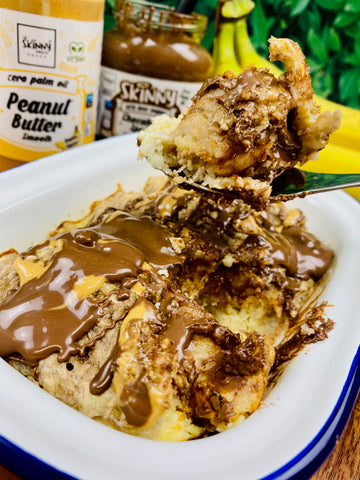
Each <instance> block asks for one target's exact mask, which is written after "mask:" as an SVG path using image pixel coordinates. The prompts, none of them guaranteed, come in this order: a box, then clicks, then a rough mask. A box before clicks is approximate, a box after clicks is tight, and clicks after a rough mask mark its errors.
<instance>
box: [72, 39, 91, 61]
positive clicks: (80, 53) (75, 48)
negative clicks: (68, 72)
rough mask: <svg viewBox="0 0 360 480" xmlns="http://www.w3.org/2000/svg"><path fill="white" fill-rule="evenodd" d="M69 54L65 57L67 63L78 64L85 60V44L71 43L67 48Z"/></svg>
mask: <svg viewBox="0 0 360 480" xmlns="http://www.w3.org/2000/svg"><path fill="white" fill-rule="evenodd" d="M68 49H69V54H70V55H68V57H67V61H68V62H72V63H78V62H83V61H84V60H85V51H86V48H85V43H84V42H75V41H72V42H70V43H69V46H68Z"/></svg>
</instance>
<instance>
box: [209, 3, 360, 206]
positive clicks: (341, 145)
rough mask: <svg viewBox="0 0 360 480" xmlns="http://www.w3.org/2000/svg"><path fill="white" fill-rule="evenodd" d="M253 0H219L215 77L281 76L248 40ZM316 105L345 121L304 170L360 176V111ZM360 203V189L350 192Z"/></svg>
mask: <svg viewBox="0 0 360 480" xmlns="http://www.w3.org/2000/svg"><path fill="white" fill-rule="evenodd" d="M254 6H255V5H254V3H253V2H252V1H251V0H220V1H219V3H218V9H217V18H216V23H217V26H216V33H217V34H216V39H215V43H214V47H216V48H214V52H215V54H216V55H214V64H215V74H216V75H219V74H222V73H224V71H226V70H232V71H233V72H234V73H240V72H242V71H243V70H244V69H246V68H247V67H249V66H255V67H259V68H267V69H268V70H269V71H270V72H271V73H272V74H273V75H274V76H276V77H279V76H280V75H281V74H282V73H283V71H282V70H281V69H280V68H278V67H277V66H276V65H274V64H273V63H271V62H270V61H269V60H267V59H265V58H263V57H262V56H261V55H259V54H258V53H257V52H256V50H255V48H254V46H253V44H252V42H251V39H250V37H249V34H248V29H247V15H248V14H249V13H250V12H251V11H252V10H253V8H254ZM314 100H315V103H317V104H318V105H320V107H321V108H322V109H323V110H332V111H333V110H337V109H338V110H341V112H342V121H341V126H340V128H339V130H337V131H336V132H335V133H333V134H332V135H331V137H330V141H329V144H328V146H327V147H326V149H325V150H322V151H321V152H320V155H319V159H318V160H316V161H315V162H308V163H306V164H305V165H304V166H303V168H304V170H307V171H311V172H323V173H360V110H356V109H354V108H350V107H346V106H344V105H340V104H338V103H335V102H332V101H330V100H327V99H325V98H322V97H320V96H319V95H314ZM348 192H349V193H350V194H351V195H353V196H354V197H355V198H357V199H358V200H360V188H351V189H348Z"/></svg>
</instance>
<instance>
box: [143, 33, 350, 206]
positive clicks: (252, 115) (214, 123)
mask: <svg viewBox="0 0 360 480" xmlns="http://www.w3.org/2000/svg"><path fill="white" fill-rule="evenodd" d="M269 43H270V46H269V51H270V60H272V61H274V60H280V61H282V62H283V63H284V66H285V70H286V71H285V73H284V74H282V75H281V76H280V78H275V77H274V75H272V74H271V73H269V72H268V71H267V70H266V69H257V68H254V67H250V68H249V69H247V70H245V71H244V72H243V73H241V74H240V75H238V76H235V75H234V74H233V73H232V72H225V73H224V74H223V75H219V76H217V77H215V78H211V79H209V80H208V81H206V82H205V83H204V84H203V86H202V87H201V89H200V90H199V92H198V93H197V94H196V95H195V97H194V98H193V101H192V105H191V106H190V107H189V108H188V109H187V110H186V111H185V112H184V114H183V115H180V116H178V117H177V118H171V117H169V116H167V115H161V116H158V117H155V118H154V120H153V122H152V124H151V125H150V126H149V127H148V128H146V129H144V130H143V131H142V132H140V134H139V136H138V143H139V158H141V159H146V160H148V161H149V162H150V164H151V165H152V166H153V167H155V168H157V169H160V170H162V171H163V172H165V173H167V174H170V175H173V176H174V175H175V178H176V180H177V181H178V182H182V181H184V179H186V180H188V181H191V182H194V183H199V184H201V185H203V186H207V187H211V188H217V189H220V190H232V191H236V192H237V193H238V194H240V195H241V198H242V199H243V200H245V201H246V202H248V203H250V204H252V205H253V206H256V205H257V206H258V207H260V208H261V207H263V206H264V205H265V204H266V202H267V201H268V199H269V197H270V194H271V182H272V181H273V180H274V178H276V177H277V176H279V175H280V174H281V173H282V172H283V171H284V170H286V169H288V168H292V167H294V166H295V165H302V164H304V163H305V162H307V161H308V160H313V159H316V158H317V156H318V152H319V151H320V150H321V149H323V148H324V147H325V146H326V145H327V142H328V139H329V135H330V134H331V133H332V132H334V131H335V130H336V129H337V128H338V127H339V126H340V121H341V112H340V111H339V110H337V111H335V112H329V111H325V112H323V113H320V108H319V107H318V106H317V105H316V104H315V103H314V101H313V89H312V87H311V77H310V73H309V68H308V66H307V64H306V60H305V57H304V55H303V53H302V51H301V49H300V47H299V46H298V45H297V44H296V43H295V42H293V41H292V40H289V39H277V38H274V37H271V38H270V40H269Z"/></svg>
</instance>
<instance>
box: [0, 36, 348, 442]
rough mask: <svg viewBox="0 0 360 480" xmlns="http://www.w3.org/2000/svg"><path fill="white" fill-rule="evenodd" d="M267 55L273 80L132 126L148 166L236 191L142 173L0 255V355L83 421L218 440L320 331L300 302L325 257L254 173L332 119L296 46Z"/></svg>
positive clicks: (327, 251)
mask: <svg viewBox="0 0 360 480" xmlns="http://www.w3.org/2000/svg"><path fill="white" fill-rule="evenodd" d="M270 49H271V56H272V57H273V58H280V59H282V60H283V61H284V63H285V66H286V68H287V73H286V74H284V76H283V77H282V78H280V79H279V80H277V79H275V78H274V77H272V76H271V75H270V74H269V73H268V72H266V71H264V70H256V69H253V68H252V69H249V70H247V71H245V72H244V73H243V74H242V75H240V76H239V77H234V76H233V75H231V74H229V73H226V74H224V75H222V76H219V77H216V78H215V79H212V80H209V81H207V82H205V84H204V85H203V87H202V88H201V90H200V92H199V93H198V94H197V95H196V96H195V98H194V102H193V105H192V106H191V107H190V108H189V110H188V111H187V112H186V113H185V114H184V115H183V116H182V117H179V118H178V119H170V118H168V117H166V116H162V117H159V118H158V119H157V120H155V121H154V122H153V124H152V126H150V127H149V128H148V129H146V130H145V131H143V132H141V133H140V134H139V143H140V156H145V157H147V158H148V159H149V161H150V162H151V163H152V164H153V165H154V166H155V167H161V168H163V167H164V165H165V167H166V168H168V169H171V170H172V169H176V170H177V169H179V170H181V172H185V174H186V176H187V175H191V176H192V179H193V181H194V182H197V181H202V182H205V183H206V184H208V185H209V186H211V187H213V186H215V187H219V188H220V189H222V188H230V189H233V188H235V189H239V190H244V192H245V193H246V195H245V198H243V199H241V198H238V197H232V196H227V195H223V196H222V195H219V194H218V193H217V192H216V193H215V192H211V191H209V192H206V193H204V192H201V191H198V190H196V189H189V188H186V189H185V188H182V185H181V183H179V182H177V181H170V180H169V179H168V178H167V177H155V178H150V179H149V180H148V181H147V182H146V184H145V186H144V188H143V190H142V191H141V192H124V191H123V190H122V189H121V188H120V189H119V190H118V191H117V192H115V193H114V194H113V195H110V196H109V197H108V198H106V199H104V200H100V201H97V202H96V203H94V204H93V206H92V207H91V209H90V212H89V214H88V215H87V216H86V217H84V218H82V219H80V220H78V221H73V222H70V221H65V222H63V223H62V224H61V225H60V226H59V227H58V228H57V229H56V230H55V231H54V232H53V233H51V234H50V235H49V237H48V238H47V239H45V240H44V242H43V243H41V244H38V245H35V246H32V247H30V248H29V249H27V250H26V251H24V252H22V253H20V254H19V253H18V252H16V251H14V250H11V251H8V252H4V253H3V254H2V255H1V256H0V355H1V356H2V357H3V358H4V359H5V360H6V361H7V362H9V363H10V364H11V365H12V366H13V367H14V368H16V369H17V370H18V371H19V372H21V373H22V374H23V375H25V376H26V377H28V378H29V379H30V380H31V381H33V382H35V383H36V384H37V385H39V386H40V387H41V388H43V389H44V390H46V391H47V392H48V393H50V394H51V395H53V396H55V397H56V398H58V399H59V400H61V401H63V402H65V403H66V404H68V405H69V406H71V407H73V408H75V409H76V410H78V411H79V412H81V413H83V414H85V415H87V416H88V417H90V418H92V419H94V420H97V421H99V422H101V423H103V424H105V425H108V426H110V427H112V428H115V429H117V430H120V431H122V432H125V433H129V434H132V435H137V436H140V437H143V438H148V439H153V440H168V441H183V440H189V439H195V438H200V437H204V436H208V435H213V434H215V433H219V432H222V431H224V430H225V429H228V428H230V427H232V426H234V425H236V424H238V423H240V422H241V421H243V420H244V419H246V418H247V417H248V416H249V415H250V414H251V413H253V412H254V411H255V410H256V409H257V408H258V407H259V405H260V402H261V400H262V398H263V397H264V394H265V393H266V389H267V388H268V387H269V385H270V384H271V381H272V379H273V378H274V377H275V376H276V375H278V374H279V373H280V372H281V369H282V368H283V366H284V365H285V364H286V363H287V361H288V360H290V359H291V358H292V357H293V356H294V355H296V353H297V352H298V351H299V350H300V349H301V348H302V347H303V346H304V345H306V344H307V343H311V342H317V341H319V340H323V339H325V338H326V337H327V334H328V332H329V331H330V330H331V328H332V327H333V322H332V321H331V320H329V319H328V318H327V317H326V315H325V304H320V305H316V304H315V303H314V297H316V294H317V292H318V291H319V288H322V286H323V284H324V281H325V280H326V275H327V272H328V271H329V268H330V266H331V262H332V260H333V256H334V253H333V251H332V249H331V248H329V247H328V246H326V245H324V244H323V243H322V242H321V241H320V240H319V239H317V238H316V237H315V236H314V235H312V234H311V233H310V232H308V231H307V229H306V225H305V223H306V220H305V217H304V215H303V213H302V212H301V211H300V210H298V209H289V208H287V207H286V206H285V205H284V204H283V203H271V204H267V200H268V196H269V192H270V190H271V186H270V183H271V180H272V179H273V178H274V177H276V176H277V175H278V174H279V173H280V172H281V171H283V170H284V169H286V168H288V167H291V166H293V165H294V164H295V163H303V162H305V161H306V160H307V159H309V158H311V157H313V156H314V155H316V153H317V151H318V150H319V149H321V148H323V147H324V146H325V145H326V142H327V139H328V136H329V134H330V133H331V132H332V131H333V130H334V129H335V128H336V126H337V125H338V122H339V115H338V114H337V113H335V114H331V113H329V112H325V113H323V114H320V112H319V111H318V109H317V107H316V106H314V104H313V101H312V90H311V85H310V83H309V76H308V70H307V67H306V65H305V63H304V59H303V57H302V56H301V55H302V54H301V52H300V51H299V50H298V47H297V46H296V45H294V44H293V43H292V42H291V41H288V40H276V39H271V46H270ZM280 51H281V52H282V53H280ZM300 54H301V55H300ZM166 168H165V169H166ZM244 200H245V201H244ZM254 206H256V208H257V209H255V208H254ZM260 207H262V208H260Z"/></svg>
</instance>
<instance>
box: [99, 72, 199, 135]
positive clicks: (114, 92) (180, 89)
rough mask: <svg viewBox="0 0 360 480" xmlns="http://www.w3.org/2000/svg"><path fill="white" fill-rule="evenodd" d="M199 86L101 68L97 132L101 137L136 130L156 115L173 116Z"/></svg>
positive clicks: (183, 106) (182, 108)
mask: <svg viewBox="0 0 360 480" xmlns="http://www.w3.org/2000/svg"><path fill="white" fill-rule="evenodd" d="M201 85H202V83H201V82H178V81H173V80H162V79H158V78H153V77H144V76H142V75H135V74H132V73H127V72H122V71H119V70H115V69H113V68H109V67H101V76H100V94H99V117H98V128H97V132H98V134H99V135H100V136H102V137H110V136H112V135H120V134H123V133H130V132H137V131H139V130H142V129H143V128H146V127H147V126H148V125H150V123H151V119H152V118H153V117H155V116H156V115H161V114H163V113H166V114H167V115H169V116H172V117H175V116H177V115H179V113H181V112H182V111H183V110H184V108H185V107H187V106H189V105H190V103H191V98H192V97H193V95H195V93H196V92H197V91H198V90H199V88H200V87H201Z"/></svg>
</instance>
